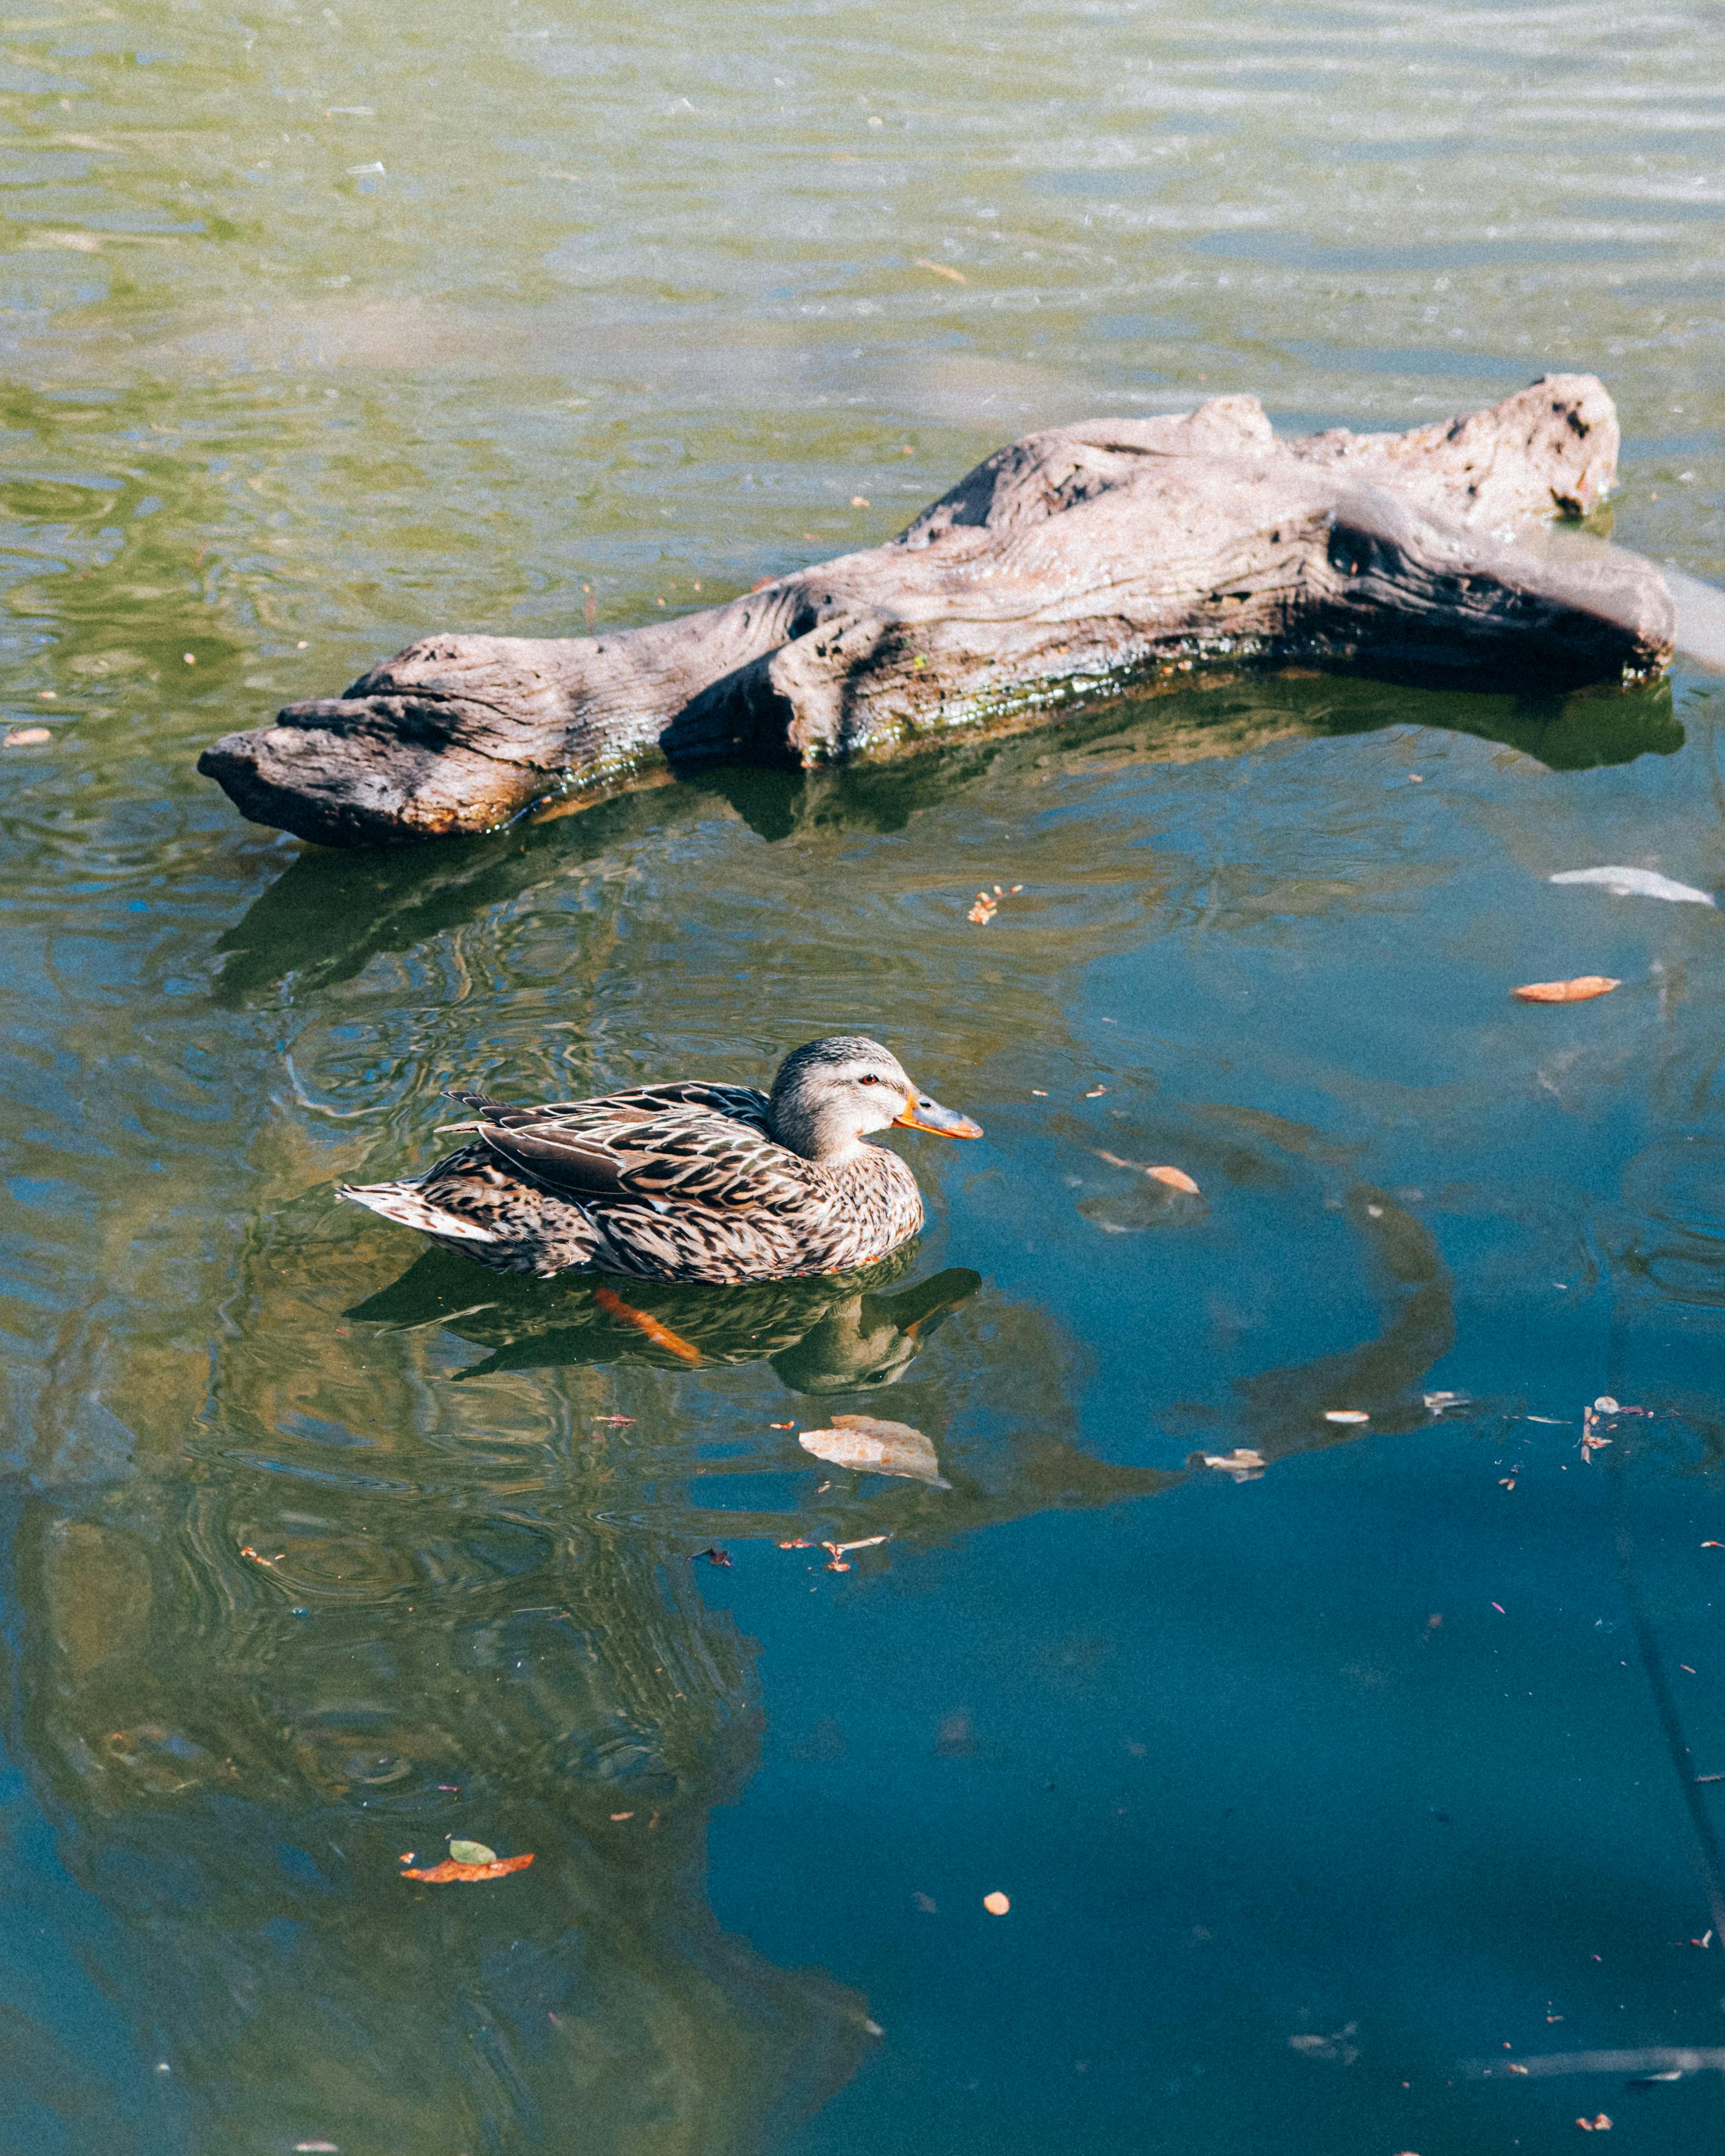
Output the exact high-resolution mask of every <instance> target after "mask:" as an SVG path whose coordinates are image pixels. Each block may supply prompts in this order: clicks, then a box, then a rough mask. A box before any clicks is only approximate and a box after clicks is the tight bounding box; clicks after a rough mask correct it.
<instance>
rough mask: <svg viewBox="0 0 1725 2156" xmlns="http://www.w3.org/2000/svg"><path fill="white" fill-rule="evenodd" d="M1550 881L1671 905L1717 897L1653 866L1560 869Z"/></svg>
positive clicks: (1713, 901)
mask: <svg viewBox="0 0 1725 2156" xmlns="http://www.w3.org/2000/svg"><path fill="white" fill-rule="evenodd" d="M1548 880H1549V881H1551V882H1552V883H1590V884H1596V885H1598V886H1599V889H1600V890H1601V891H1609V892H1610V893H1611V894H1612V896H1614V897H1615V898H1666V899H1669V900H1670V901H1671V903H1672V904H1673V905H1674V906H1713V907H1714V908H1715V909H1716V910H1717V904H1718V901H1717V900H1716V899H1714V898H1712V897H1710V896H1708V894H1707V892H1706V891H1697V889H1696V888H1695V886H1694V885H1693V884H1688V883H1673V882H1672V880H1671V878H1670V877H1669V876H1664V875H1660V874H1659V872H1658V870H1656V869H1625V868H1603V869H1564V870H1561V871H1560V872H1559V873H1558V875H1554V876H1552V877H1550V878H1549V879H1548Z"/></svg>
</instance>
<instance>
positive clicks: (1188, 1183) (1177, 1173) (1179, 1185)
mask: <svg viewBox="0 0 1725 2156" xmlns="http://www.w3.org/2000/svg"><path fill="white" fill-rule="evenodd" d="M1144 1173H1145V1174H1146V1175H1153V1176H1154V1177H1155V1178H1156V1180H1157V1181H1158V1183H1166V1184H1167V1185H1168V1188H1169V1189H1170V1190H1183V1191H1184V1192H1185V1193H1186V1195H1187V1196H1188V1197H1189V1198H1196V1197H1197V1196H1198V1194H1199V1193H1198V1185H1197V1184H1196V1183H1194V1181H1193V1180H1192V1178H1191V1177H1190V1176H1189V1175H1188V1174H1187V1173H1186V1171H1185V1169H1184V1168H1146V1169H1145V1170H1144Z"/></svg>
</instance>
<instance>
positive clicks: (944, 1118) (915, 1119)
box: [892, 1093, 983, 1138]
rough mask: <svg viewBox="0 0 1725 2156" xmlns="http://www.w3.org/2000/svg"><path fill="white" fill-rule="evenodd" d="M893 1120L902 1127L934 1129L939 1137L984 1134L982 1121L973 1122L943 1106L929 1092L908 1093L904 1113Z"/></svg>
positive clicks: (977, 1135)
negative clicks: (931, 1098)
mask: <svg viewBox="0 0 1725 2156" xmlns="http://www.w3.org/2000/svg"><path fill="white" fill-rule="evenodd" d="M892 1120H893V1122H895V1123H896V1125H898V1127H900V1128H901V1129H903V1130H909V1131H932V1132H934V1133H935V1135H936V1136H937V1137H943V1138H979V1137H981V1136H982V1134H983V1127H982V1125H981V1124H980V1123H973V1122H972V1121H971V1120H970V1118H969V1116H961V1115H960V1114H959V1113H958V1112H957V1110H956V1109H954V1108H943V1107H942V1106H941V1104H940V1102H939V1101H931V1100H930V1099H929V1097H928V1096H927V1093H906V1096H905V1105H904V1111H903V1113H902V1114H901V1115H896V1116H894V1117H893V1119H892Z"/></svg>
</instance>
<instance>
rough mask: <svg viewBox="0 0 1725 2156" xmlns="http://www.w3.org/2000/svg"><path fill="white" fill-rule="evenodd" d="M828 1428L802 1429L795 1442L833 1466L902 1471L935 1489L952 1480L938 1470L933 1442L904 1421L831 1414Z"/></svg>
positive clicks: (873, 1472) (947, 1486)
mask: <svg viewBox="0 0 1725 2156" xmlns="http://www.w3.org/2000/svg"><path fill="white" fill-rule="evenodd" d="M833 1425H834V1426H833V1428H832V1429H830V1430H803V1431H802V1432H801V1433H800V1434H799V1435H798V1439H797V1442H798V1445H801V1446H802V1448H803V1450H804V1451H805V1452H812V1453H813V1454H814V1456H815V1458H816V1459H817V1460H830V1461H831V1462H832V1464H833V1466H834V1467H854V1468H856V1469H859V1470H860V1471H862V1472H864V1473H865V1474H869V1475H902V1476H907V1477H908V1478H909V1480H910V1481H913V1482H927V1483H928V1484H930V1485H931V1486H932V1487H933V1488H935V1489H937V1490H950V1489H951V1488H952V1484H951V1483H950V1482H948V1481H947V1480H946V1479H945V1477H944V1476H942V1473H941V1467H940V1462H939V1460H937V1459H936V1457H935V1451H934V1445H933V1442H932V1440H931V1439H928V1438H927V1437H925V1436H924V1435H922V1431H921V1430H912V1429H911V1425H910V1424H909V1423H907V1422H886V1421H883V1420H882V1419H880V1417H879V1416H877V1415H865V1414H841V1415H834V1417H833Z"/></svg>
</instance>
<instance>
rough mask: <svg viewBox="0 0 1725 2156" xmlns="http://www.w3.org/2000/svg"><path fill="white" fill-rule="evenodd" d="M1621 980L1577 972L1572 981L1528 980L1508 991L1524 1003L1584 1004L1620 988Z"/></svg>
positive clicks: (1599, 974)
mask: <svg viewBox="0 0 1725 2156" xmlns="http://www.w3.org/2000/svg"><path fill="white" fill-rule="evenodd" d="M1622 986H1623V983H1622V982H1621V981H1614V980H1612V979H1611V978H1610V977H1609V975H1608V974H1605V973H1578V974H1577V975H1576V977H1575V978H1574V980H1573V981H1529V982H1528V983H1527V986H1526V987H1525V988H1512V989H1511V990H1510V993H1511V994H1512V996H1514V997H1515V998H1517V1000H1518V1001H1519V1002H1522V1003H1524V1004H1585V1003H1591V1002H1592V1001H1593V999H1594V997H1595V996H1609V994H1610V993H1611V991H1612V990H1613V988H1621V987H1622Z"/></svg>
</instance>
